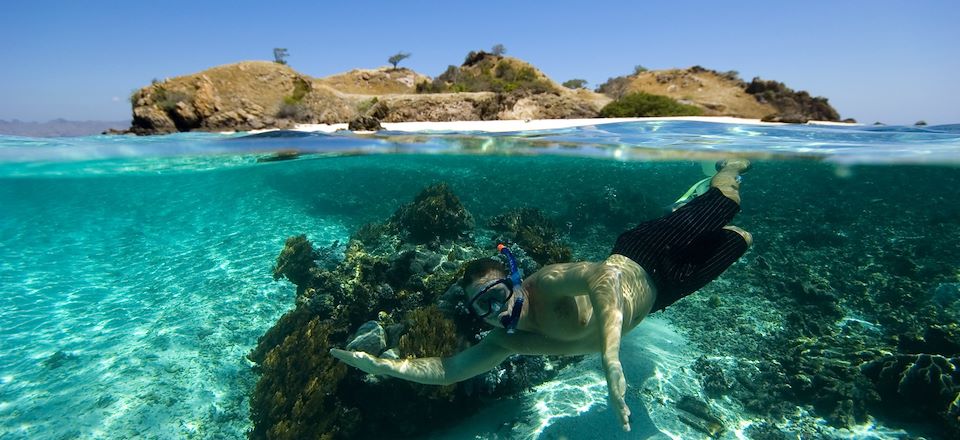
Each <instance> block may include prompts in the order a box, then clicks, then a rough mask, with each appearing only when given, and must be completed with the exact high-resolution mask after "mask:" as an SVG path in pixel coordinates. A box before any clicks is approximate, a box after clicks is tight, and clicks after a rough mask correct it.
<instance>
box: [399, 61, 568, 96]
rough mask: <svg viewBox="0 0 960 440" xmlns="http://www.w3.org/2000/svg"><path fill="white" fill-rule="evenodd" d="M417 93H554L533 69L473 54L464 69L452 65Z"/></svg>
mask: <svg viewBox="0 0 960 440" xmlns="http://www.w3.org/2000/svg"><path fill="white" fill-rule="evenodd" d="M416 89H417V93H450V92H453V93H457V92H498V93H500V92H512V91H514V90H525V91H528V92H531V93H545V92H550V91H552V89H553V87H552V86H551V84H550V83H549V81H547V80H545V79H543V78H538V76H537V72H536V71H535V70H534V69H533V68H532V67H529V66H523V65H520V66H517V65H515V64H514V63H513V62H510V61H508V60H506V59H504V58H501V57H496V56H492V55H490V54H488V53H486V52H483V51H481V52H470V54H468V55H467V61H465V62H464V65H463V66H462V67H457V66H449V67H447V70H446V71H444V72H443V73H442V74H440V76H438V77H436V78H435V79H434V80H433V81H432V82H421V83H419V84H417V87H416Z"/></svg>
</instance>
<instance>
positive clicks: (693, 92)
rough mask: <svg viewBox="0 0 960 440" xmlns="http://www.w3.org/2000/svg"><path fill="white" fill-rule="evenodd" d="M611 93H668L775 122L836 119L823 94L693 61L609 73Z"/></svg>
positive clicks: (709, 110) (721, 111)
mask: <svg viewBox="0 0 960 440" xmlns="http://www.w3.org/2000/svg"><path fill="white" fill-rule="evenodd" d="M600 91H602V92H603V93H605V94H607V95H608V96H611V97H614V98H616V97H619V96H622V95H624V94H627V93H631V92H645V93H650V94H654V95H663V96H668V97H670V98H673V99H675V100H677V101H678V102H680V103H683V104H692V105H695V106H697V107H699V108H701V109H702V110H703V114H704V115H707V116H735V117H741V118H751V119H763V120H766V121H778V122H807V121H808V120H818V121H839V120H840V115H839V113H837V111H836V110H835V109H834V108H833V107H831V106H830V104H829V103H828V102H827V99H826V98H822V97H816V98H814V97H811V96H810V94H809V93H807V92H804V91H800V92H795V91H794V90H792V89H790V88H789V87H787V86H785V85H784V84H783V83H780V82H776V81H765V80H762V79H760V78H754V79H753V81H752V82H750V83H746V82H744V81H743V80H741V79H740V78H739V76H738V75H737V72H734V71H730V72H718V71H715V70H710V69H705V68H703V67H700V66H693V67H690V68H687V69H667V70H649V71H642V72H637V73H635V74H633V75H630V76H622V77H617V78H611V79H610V80H608V81H607V82H606V83H605V84H603V85H601V86H600Z"/></svg>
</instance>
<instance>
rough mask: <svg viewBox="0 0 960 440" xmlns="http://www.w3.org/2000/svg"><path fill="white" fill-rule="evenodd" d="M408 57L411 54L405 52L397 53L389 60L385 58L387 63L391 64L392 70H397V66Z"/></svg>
mask: <svg viewBox="0 0 960 440" xmlns="http://www.w3.org/2000/svg"><path fill="white" fill-rule="evenodd" d="M410 55H411V54H409V53H407V52H397V53H396V54H394V55H393V56H391V57H390V58H387V62H389V63H390V64H393V70H397V64H399V63H400V62H401V61H403V60H405V59H407V58H410Z"/></svg>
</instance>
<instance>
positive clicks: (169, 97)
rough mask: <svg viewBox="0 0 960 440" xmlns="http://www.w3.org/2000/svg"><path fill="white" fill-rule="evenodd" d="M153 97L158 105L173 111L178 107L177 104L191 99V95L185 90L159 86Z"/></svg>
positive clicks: (167, 110) (165, 109)
mask: <svg viewBox="0 0 960 440" xmlns="http://www.w3.org/2000/svg"><path fill="white" fill-rule="evenodd" d="M153 99H154V102H156V103H157V106H158V107H160V108H161V109H163V110H164V111H166V112H171V111H173V110H174V109H176V108H177V104H179V103H180V102H183V101H189V100H190V99H191V98H190V95H188V94H186V93H184V92H181V91H177V90H167V89H164V88H162V87H158V88H157V89H156V91H155V92H154V95H153Z"/></svg>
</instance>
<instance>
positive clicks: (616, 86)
mask: <svg viewBox="0 0 960 440" xmlns="http://www.w3.org/2000/svg"><path fill="white" fill-rule="evenodd" d="M628 90H630V78H627V77H625V76H617V77H613V78H609V79H607V82H605V83H603V84H600V85H599V86H597V93H603V94H604V95H607V96H609V97H611V98H613V99H620V98H622V97H623V95H626V94H627V91H628Z"/></svg>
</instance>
